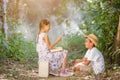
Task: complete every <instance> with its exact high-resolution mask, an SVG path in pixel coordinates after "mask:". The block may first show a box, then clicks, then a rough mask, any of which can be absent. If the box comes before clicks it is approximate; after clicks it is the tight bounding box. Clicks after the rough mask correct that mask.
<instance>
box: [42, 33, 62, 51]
mask: <svg viewBox="0 0 120 80" xmlns="http://www.w3.org/2000/svg"><path fill="white" fill-rule="evenodd" d="M61 39H62V36H60V37H58V39H57V40H56V41H55V42H54V43H53V44H52V45H51V43H50V40H49V37H48V35H47V34H46V35H45V37H44V41H45V43H46V44H47V46H48V48H49V49H53V48H54V47H55V46H56V44H57V43H58V42H60V41H61Z"/></svg>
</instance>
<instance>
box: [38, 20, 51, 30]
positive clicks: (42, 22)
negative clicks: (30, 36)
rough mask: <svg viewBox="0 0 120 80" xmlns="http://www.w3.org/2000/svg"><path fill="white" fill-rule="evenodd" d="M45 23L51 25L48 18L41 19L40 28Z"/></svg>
mask: <svg viewBox="0 0 120 80" xmlns="http://www.w3.org/2000/svg"><path fill="white" fill-rule="evenodd" d="M44 25H50V22H49V21H48V20H47V19H43V20H41V21H40V24H39V30H40V29H42V28H44Z"/></svg>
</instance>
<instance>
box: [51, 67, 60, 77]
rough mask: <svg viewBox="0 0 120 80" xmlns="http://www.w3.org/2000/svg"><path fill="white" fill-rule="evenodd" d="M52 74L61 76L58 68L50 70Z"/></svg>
mask: <svg viewBox="0 0 120 80" xmlns="http://www.w3.org/2000/svg"><path fill="white" fill-rule="evenodd" d="M50 74H52V75H54V76H59V73H58V70H57V69H54V70H51V71H50Z"/></svg>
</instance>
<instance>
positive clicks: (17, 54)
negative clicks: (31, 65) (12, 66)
mask: <svg viewBox="0 0 120 80" xmlns="http://www.w3.org/2000/svg"><path fill="white" fill-rule="evenodd" d="M0 48H1V50H0V59H4V58H11V59H13V60H18V61H22V62H23V61H28V60H31V59H34V57H36V51H35V43H34V42H32V41H26V40H25V39H23V38H22V35H21V34H12V36H11V37H9V38H8V40H5V38H4V36H3V35H0Z"/></svg>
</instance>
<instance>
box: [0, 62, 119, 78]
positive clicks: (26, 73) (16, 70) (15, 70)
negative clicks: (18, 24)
mask: <svg viewBox="0 0 120 80" xmlns="http://www.w3.org/2000/svg"><path fill="white" fill-rule="evenodd" d="M37 69H38V67H37V64H36V63H35V64H32V63H31V62H30V63H19V62H17V61H9V60H7V61H2V62H0V80H120V69H115V70H113V71H112V70H111V71H109V70H108V71H107V73H104V74H102V75H99V76H95V75H93V74H91V73H89V74H88V73H82V72H76V73H75V75H74V76H69V77H55V76H52V75H49V77H48V78H40V77H39V76H38V71H37Z"/></svg>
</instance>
